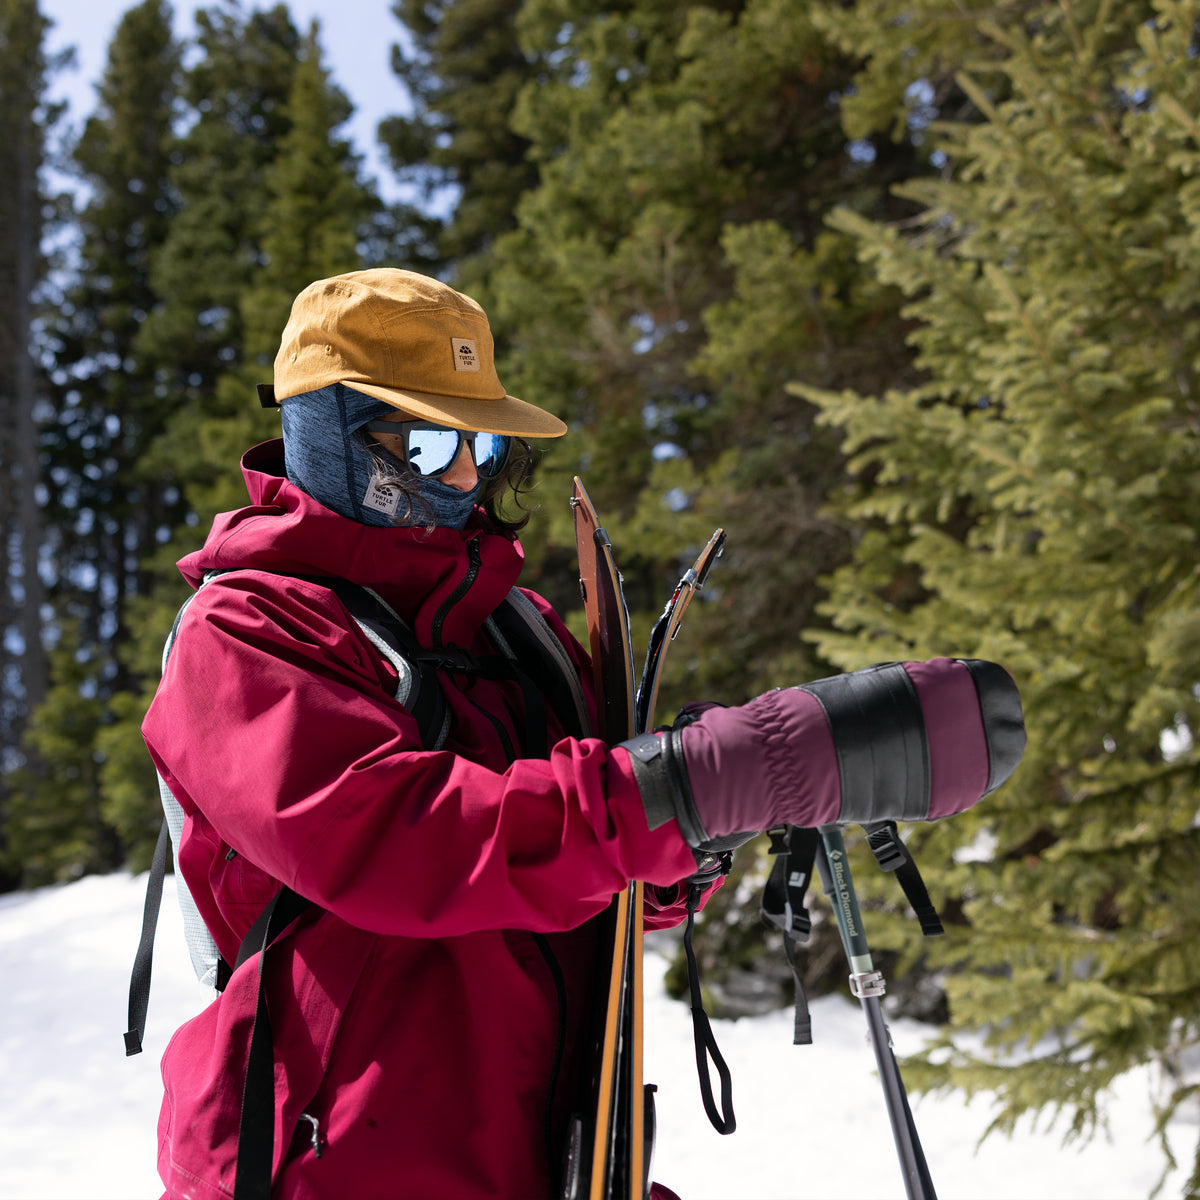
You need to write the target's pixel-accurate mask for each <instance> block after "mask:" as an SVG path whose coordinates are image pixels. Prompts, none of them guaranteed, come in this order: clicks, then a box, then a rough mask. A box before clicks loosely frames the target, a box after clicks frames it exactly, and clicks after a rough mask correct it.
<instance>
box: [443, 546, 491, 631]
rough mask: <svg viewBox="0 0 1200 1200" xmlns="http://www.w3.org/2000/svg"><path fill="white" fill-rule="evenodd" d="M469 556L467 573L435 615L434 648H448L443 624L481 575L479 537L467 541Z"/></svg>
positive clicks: (481, 560)
mask: <svg viewBox="0 0 1200 1200" xmlns="http://www.w3.org/2000/svg"><path fill="white" fill-rule="evenodd" d="M467 558H468V560H469V562H468V565H467V573H466V574H465V575H464V576H463V577H462V579H460V580H459V581H458V586H457V587H456V588H455V589H454V591H452V592H451V593H450V595H449V596H447V597H446V600H445V602H444V603H443V604H442V606H441V607H440V608H439V609H438V610H437V612H436V613H434V615H433V625H432V629H431V631H430V632H431V636H432V639H433V649H434V650H444V649H445V648H446V647H445V645H444V644H443V642H442V626H443V625H444V624H445V623H446V617H447V616H448V615H449V614H450V610H451V609H452V608H453V607H454V606H455V605H456V604H457V603H458V602H459V601H460V600H461V599H462V598H463V597H464V596H465V595H466V594H467V593H468V592H469V591H470V590H471V585H472V584H473V583H474V582H475V579H476V577H477V576H478V575H479V568H480V566H481V565H482V562H483V559H482V555H481V554H480V552H479V541H478V539H477V538H472V539H471V540H470V541H469V542H467Z"/></svg>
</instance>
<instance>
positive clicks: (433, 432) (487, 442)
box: [363, 421, 512, 479]
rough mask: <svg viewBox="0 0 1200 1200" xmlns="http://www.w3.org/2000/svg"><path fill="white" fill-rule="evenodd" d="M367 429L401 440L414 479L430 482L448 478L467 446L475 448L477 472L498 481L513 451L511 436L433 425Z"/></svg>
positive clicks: (378, 424) (388, 424)
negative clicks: (417, 476) (460, 451)
mask: <svg viewBox="0 0 1200 1200" xmlns="http://www.w3.org/2000/svg"><path fill="white" fill-rule="evenodd" d="M363 428H364V429H366V430H368V431H369V432H371V433H386V434H390V435H391V436H392V437H399V438H401V439H402V444H403V451H402V454H401V455H400V457H402V458H403V460H404V463H405V465H406V466H407V467H408V468H409V470H410V471H412V472H413V474H414V475H422V476H424V477H425V478H426V479H434V478H436V477H437V476H439V475H444V474H445V473H446V472H447V471H448V470H449V469H450V468H451V467H452V466H453V465H454V461H455V459H457V458H458V452H459V450H460V449H461V447H462V444H463V442H466V443H467V445H468V446H470V447H471V457H472V459H474V462H475V470H476V471H478V472H479V474H480V475H482V476H483V477H484V478H485V479H494V478H495V477H496V476H497V475H499V474H500V472H501V471H503V470H504V464H505V463H506V462H508V455H509V451H510V450H511V449H512V438H511V437H509V436H508V435H507V434H502V433H475V432H473V431H471V430H469V429H450V428H448V427H447V426H445V425H434V424H433V423H432V422H430V421H368V422H367V423H366V425H364V426H363Z"/></svg>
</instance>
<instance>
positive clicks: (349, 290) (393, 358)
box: [274, 268, 566, 437]
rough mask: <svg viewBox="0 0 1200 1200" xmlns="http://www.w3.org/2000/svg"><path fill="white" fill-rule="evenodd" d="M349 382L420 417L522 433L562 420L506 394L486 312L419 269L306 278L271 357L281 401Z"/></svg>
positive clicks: (558, 425) (553, 429)
mask: <svg viewBox="0 0 1200 1200" xmlns="http://www.w3.org/2000/svg"><path fill="white" fill-rule="evenodd" d="M331 383H345V384H347V385H348V386H350V387H352V388H354V389H355V390H357V391H360V392H364V393H366V394H367V395H369V396H373V397H375V398H376V399H377V400H381V401H383V402H384V403H385V404H390V405H392V406H393V407H394V408H397V409H400V410H401V411H402V412H405V413H409V414H411V415H412V416H414V417H417V418H421V419H424V420H430V421H437V422H440V423H442V424H446V425H453V426H456V427H458V428H462V429H475V430H480V431H484V432H488V433H507V434H512V435H515V436H518V437H557V436H559V435H561V434H563V433H565V432H566V426H565V425H564V424H563V423H562V422H561V421H560V420H559V419H558V418H557V417H555V416H553V415H552V414H551V413H548V412H546V411H544V410H543V409H540V408H538V407H536V406H535V405H532V404H528V403H526V402H525V401H524V400H519V399H518V398H517V397H515V396H510V395H508V393H507V392H506V390H505V388H504V385H503V384H502V383H501V382H500V379H499V376H498V375H497V374H496V364H495V351H494V346H493V342H492V331H491V328H490V326H489V325H488V319H487V315H486V314H485V313H484V311H483V309H482V308H481V307H480V306H479V305H478V304H477V303H476V302H475V301H474V300H472V299H471V298H470V297H469V296H464V295H463V294H462V293H461V292H456V291H455V290H454V289H453V288H451V287H449V286H447V285H446V284H444V283H441V282H440V281H439V280H436V279H431V278H429V277H428V276H425V275H419V274H417V273H416V272H413V271H402V270H398V269H394V268H376V269H374V270H369V271H353V272H350V273H349V274H346V275H337V276H334V277H333V278H332V279H321V280H318V281H317V282H316V283H312V284H310V285H309V286H308V287H307V288H305V289H304V291H302V292H301V293H300V295H299V296H297V297H296V300H295V303H294V304H293V305H292V313H291V317H290V318H289V320H288V323H287V326H286V328H285V329H284V331H283V338H282V341H281V343H280V347H279V354H278V355H277V356H276V359H275V382H274V394H275V400H276V402H277V403H278V402H279V401H282V400H286V399H287V398H288V397H289V396H298V395H301V394H302V393H304V392H311V391H316V390H317V389H319V388H322V387H325V386H327V385H328V384H331Z"/></svg>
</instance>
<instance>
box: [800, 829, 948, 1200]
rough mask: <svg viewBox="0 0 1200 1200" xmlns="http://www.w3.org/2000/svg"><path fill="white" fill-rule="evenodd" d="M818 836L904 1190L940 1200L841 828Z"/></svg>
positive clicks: (913, 1199)
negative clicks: (906, 1086) (889, 1024)
mask: <svg viewBox="0 0 1200 1200" xmlns="http://www.w3.org/2000/svg"><path fill="white" fill-rule="evenodd" d="M820 832H821V844H820V846H819V847H818V853H817V870H818V871H819V872H820V875H821V886H822V887H823V888H824V889H825V893H826V895H827V896H828V897H829V902H830V904H831V905H832V906H833V912H834V916H835V918H836V919H837V926H838V933H840V934H841V938H842V946H843V948H844V949H845V951H846V960H847V962H849V964H850V990H851V991H852V992H853V993H854V995H855V996H857V997H858V999H859V1001H860V1002H861V1004H862V1007H863V1012H864V1013H865V1014H866V1018H867V1029H868V1030H869V1032H870V1036H871V1047H872V1049H873V1050H874V1051H875V1062H876V1064H877V1066H878V1067H879V1079H880V1082H881V1083H882V1084H883V1095H884V1099H885V1101H886V1102H887V1110H888V1120H889V1121H890V1122H891V1126H892V1138H893V1140H894V1141H895V1143H896V1153H897V1155H898V1156H899V1158H900V1170H901V1173H902V1174H903V1176H904V1190H905V1193H906V1195H907V1197H908V1200H937V1194H936V1193H935V1192H934V1189H933V1180H932V1178H931V1177H930V1175H929V1167H928V1165H927V1164H926V1162H925V1153H924V1151H923V1150H922V1149H921V1139H920V1138H919V1137H918V1136H917V1126H916V1123H915V1122H914V1121H913V1115H912V1109H911V1108H910V1107H909V1104H908V1094H907V1092H905V1090H904V1081H903V1080H902V1079H901V1078H900V1067H899V1065H898V1064H897V1062H896V1056H895V1054H894V1053H893V1051H892V1040H891V1035H890V1034H889V1032H888V1027H887V1024H886V1023H885V1022H884V1019H883V1004H882V1001H881V1000H880V997H881V996H882V995H883V993H884V986H885V981H884V978H883V972H882V971H877V970H876V969H875V964H874V963H873V962H872V961H871V951H870V948H869V947H868V946H867V938H866V935H865V933H864V932H863V926H862V916H861V914H860V912H859V908H858V897H857V896H856V895H855V892H854V880H853V879H852V878H851V876H850V863H849V861H848V859H847V858H846V843H845V841H844V840H843V838H842V830H841V826H839V825H822V826H821V831H820Z"/></svg>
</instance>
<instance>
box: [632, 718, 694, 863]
mask: <svg viewBox="0 0 1200 1200" xmlns="http://www.w3.org/2000/svg"><path fill="white" fill-rule="evenodd" d="M620 748H621V749H622V750H625V751H626V752H627V753H628V754H629V762H630V765H631V766H632V767H633V778H634V781H635V782H636V783H637V785H638V791H639V792H641V794H642V804H643V806H644V807H645V809H646V824H647V825H648V826H649V827H650V828H651V829H658V828H659V827H660V826H662V825H665V824H666V823H667V822H668V821H670V820H676V821H678V822H679V831H680V833H682V834H683V840H684V841H685V842H687V844H688V845H689V846H691V847H692V848H693V849H697V848H699V847H702V846H703V845H704V844H705V843H707V842H708V841H709V840H710V839H709V836H708V831H707V830H706V829H705V828H704V824H703V822H702V821H701V820H700V817H699V815H698V814H697V812H696V804H695V801H694V800H693V799H692V784H691V780H690V779H689V778H688V773H687V764H686V762H685V761H684V758H683V745H682V741H681V735H680V734H679V733H678V732H677V731H675V730H667V731H666V732H665V733H663V734H661V735H660V734H653V733H644V734H642V736H641V737H636V738H631V739H630V740H629V741H627V742H621V743H620Z"/></svg>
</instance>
